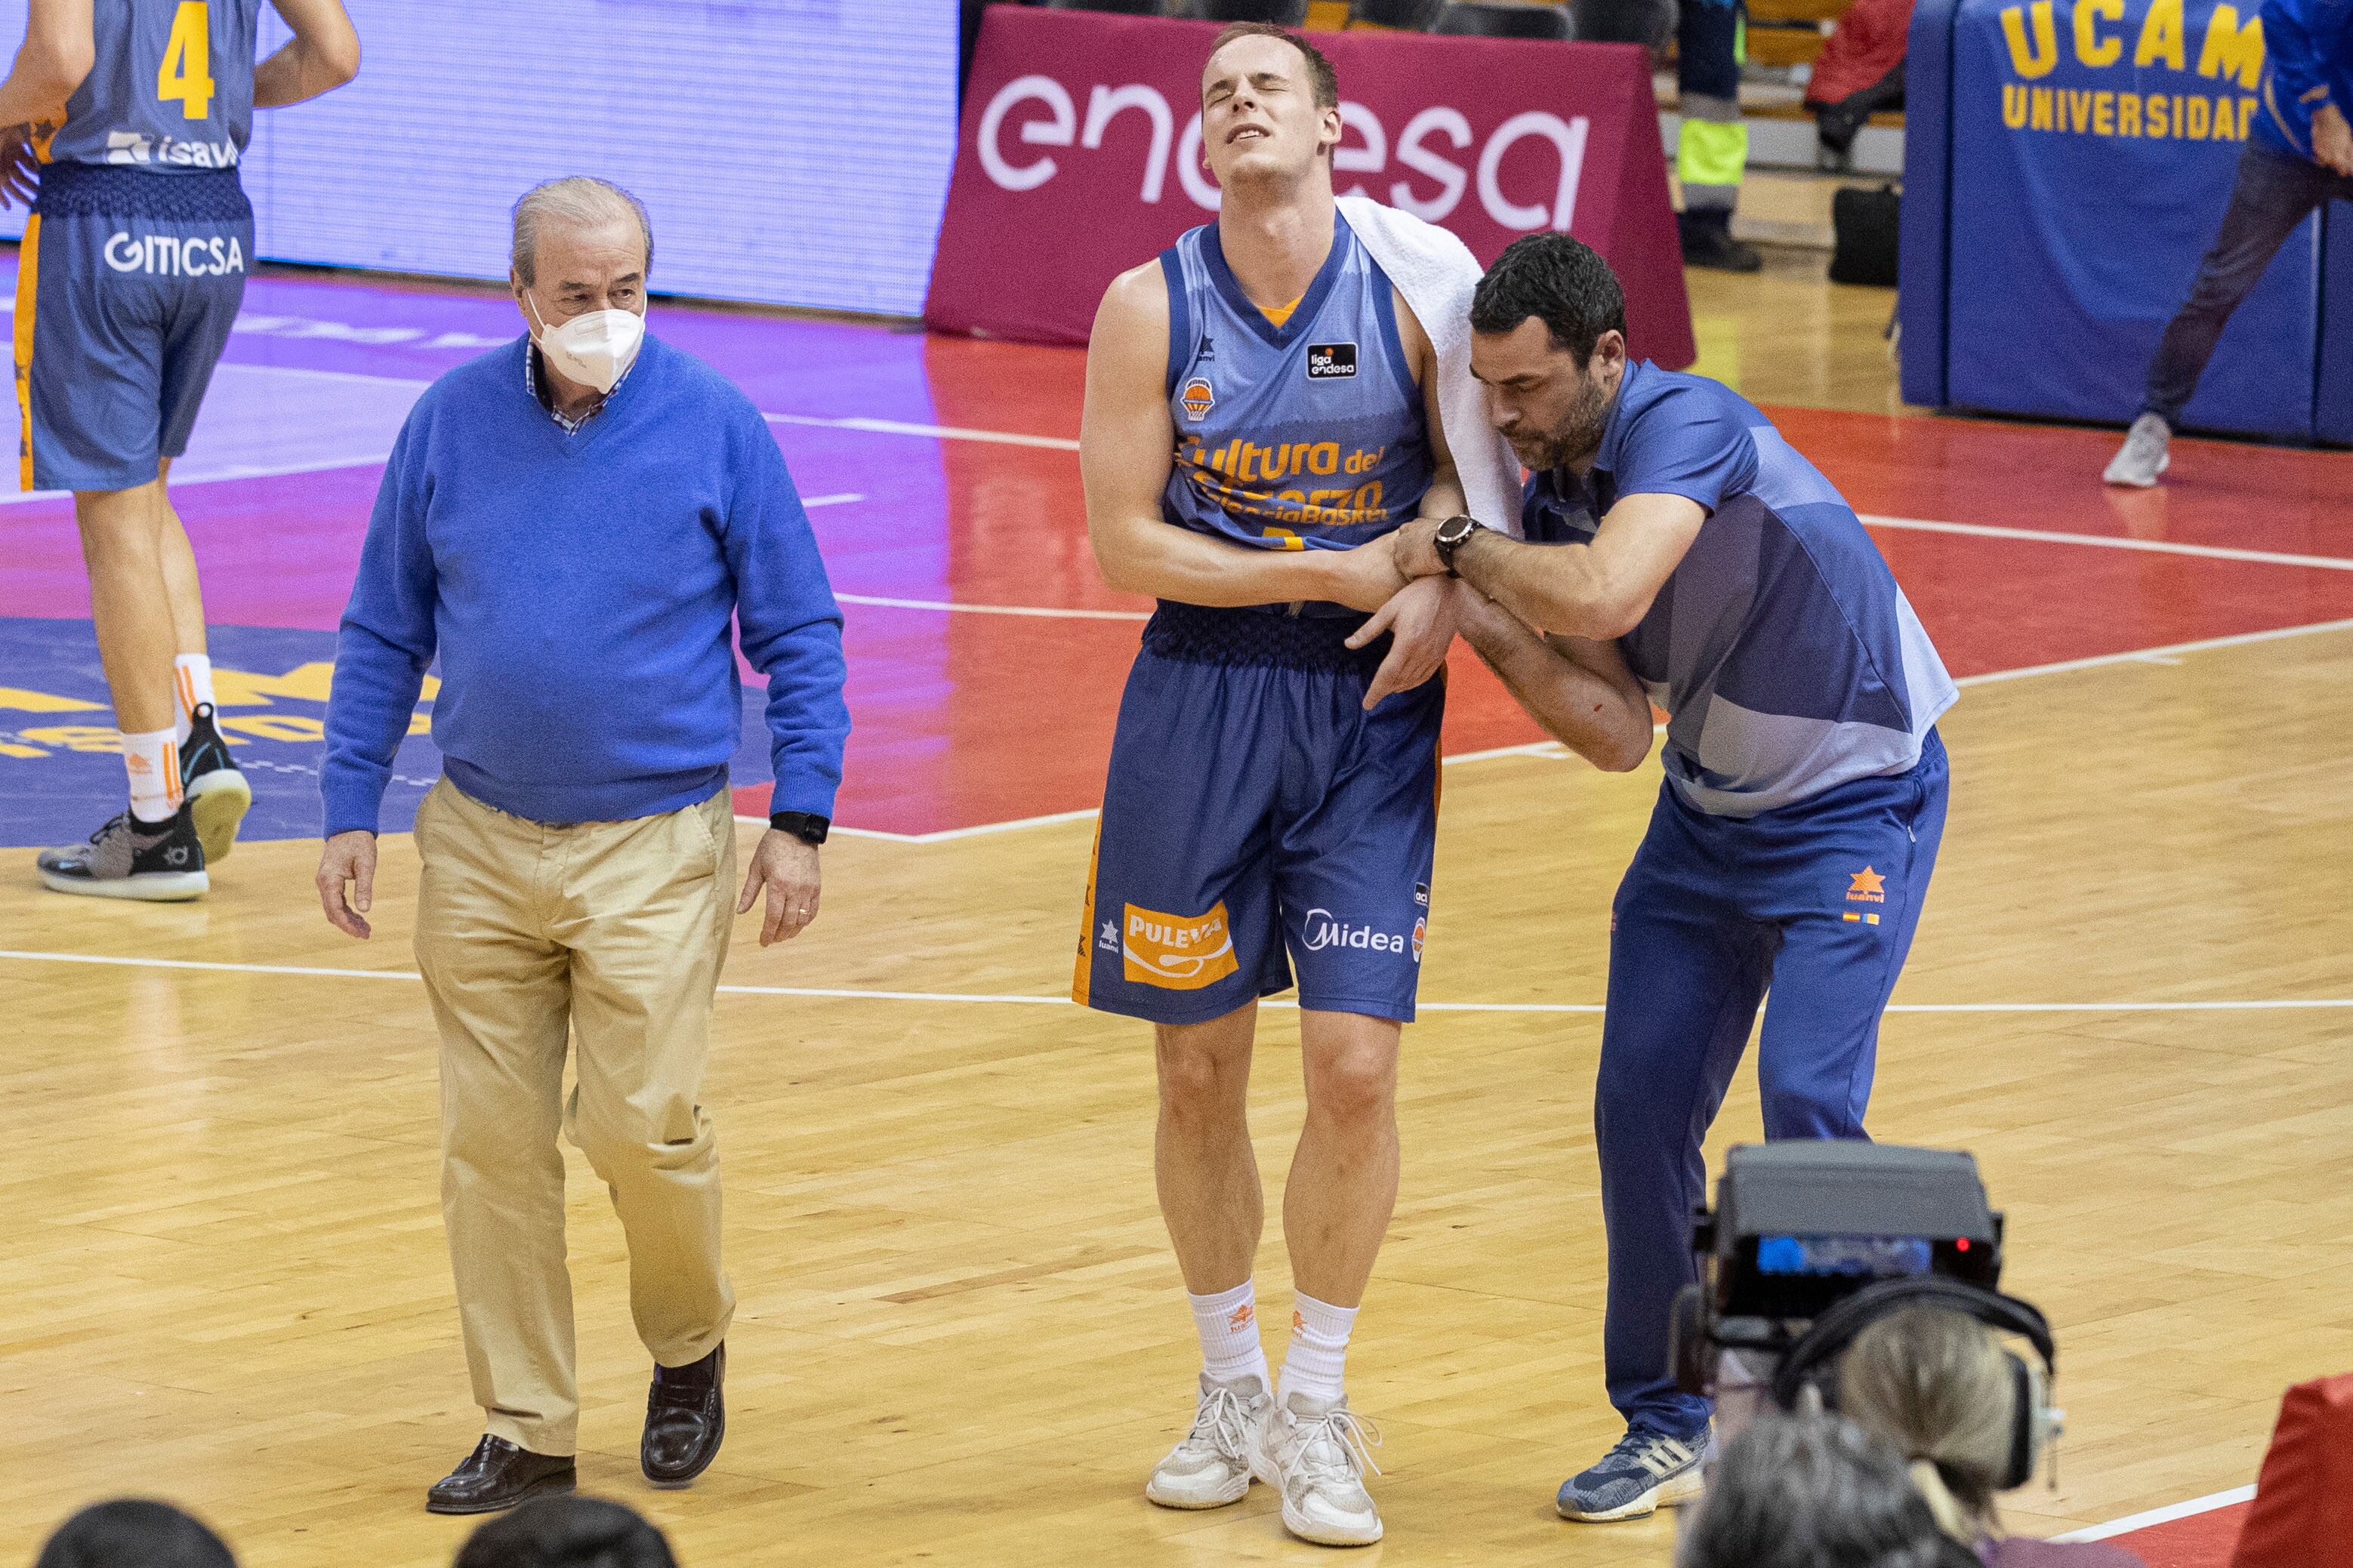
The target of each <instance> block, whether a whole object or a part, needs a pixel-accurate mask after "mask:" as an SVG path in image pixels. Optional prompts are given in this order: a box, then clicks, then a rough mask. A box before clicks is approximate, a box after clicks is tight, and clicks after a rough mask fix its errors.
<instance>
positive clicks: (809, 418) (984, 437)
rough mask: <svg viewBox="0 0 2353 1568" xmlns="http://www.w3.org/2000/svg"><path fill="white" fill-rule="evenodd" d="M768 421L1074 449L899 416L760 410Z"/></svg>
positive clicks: (1065, 442) (1067, 441)
mask: <svg viewBox="0 0 2353 1568" xmlns="http://www.w3.org/2000/svg"><path fill="white" fill-rule="evenodd" d="M760 417H761V418H763V419H765V420H766V421H767V422H768V423H769V424H771V425H816V426H822V427H823V428H825V429H828V430H864V431H868V432H870V433H871V434H873V435H877V436H928V437H931V438H932V439H934V440H936V441H989V442H994V443H996V444H997V445H998V446H1004V447H1050V448H1051V449H1052V450H1054V451H1057V452H1075V451H1077V450H1078V449H1079V444H1078V443H1077V442H1076V441H1073V440H1071V438H1070V437H1067V436H1017V435H1015V434H1013V433H1012V432H1011V431H1009V430H967V429H964V428H962V427H960V426H954V425H910V424H908V423H907V422H906V421H905V420H903V419H863V418H857V417H850V418H841V419H824V418H819V417H818V416H816V415H813V414H763V415H762V416H760Z"/></svg>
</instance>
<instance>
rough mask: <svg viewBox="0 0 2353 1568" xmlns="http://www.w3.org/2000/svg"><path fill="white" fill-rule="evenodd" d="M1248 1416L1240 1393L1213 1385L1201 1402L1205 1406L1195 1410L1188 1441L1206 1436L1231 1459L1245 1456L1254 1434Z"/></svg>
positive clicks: (1187, 1436) (1187, 1437) (1212, 1444)
mask: <svg viewBox="0 0 2353 1568" xmlns="http://www.w3.org/2000/svg"><path fill="white" fill-rule="evenodd" d="M1246 1419H1247V1417H1246V1415H1245V1414H1244V1412H1243V1410H1242V1402H1241V1396H1240V1394H1236V1393H1235V1392H1234V1391H1233V1390H1232V1389H1230V1388H1225V1387H1214V1388H1211V1389H1210V1390H1209V1393H1208V1397H1207V1398H1205V1399H1203V1400H1202V1401H1201V1408H1200V1409H1199V1410H1198V1411H1196V1412H1195V1413H1194V1415H1193V1429H1192V1430H1191V1431H1190V1432H1188V1433H1187V1434H1186V1435H1185V1440H1186V1441H1187V1442H1188V1443H1191V1442H1196V1441H1198V1440H1200V1439H1202V1438H1205V1437H1206V1438H1207V1439H1208V1442H1209V1444H1210V1446H1211V1447H1214V1448H1216V1449H1217V1450H1218V1452H1219V1453H1220V1454H1222V1455H1224V1456H1225V1457H1226V1458H1229V1459H1239V1458H1243V1457H1244V1455H1245V1453H1246V1451H1247V1449H1246V1445H1247V1444H1248V1442H1249V1436H1250V1434H1249V1431H1248V1429H1247V1427H1246V1426H1244V1422H1245V1421H1246Z"/></svg>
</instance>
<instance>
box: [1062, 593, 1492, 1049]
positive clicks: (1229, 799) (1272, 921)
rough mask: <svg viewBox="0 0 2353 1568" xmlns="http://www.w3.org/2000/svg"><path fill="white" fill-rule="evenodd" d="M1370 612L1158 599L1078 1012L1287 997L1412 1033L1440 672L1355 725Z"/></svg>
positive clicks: (1115, 799) (1115, 747) (1371, 654)
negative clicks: (1361, 643)
mask: <svg viewBox="0 0 2353 1568" xmlns="http://www.w3.org/2000/svg"><path fill="white" fill-rule="evenodd" d="M1361 620H1362V617H1360V616H1331V617H1316V616H1293V615H1288V614H1284V613H1282V611H1280V610H1276V609H1271V608H1254V609H1234V610H1226V609H1216V610H1213V609H1203V608H1200V607H1198V606H1195V605H1174V604H1163V605H1161V606H1160V609H1159V611H1158V612H1157V613H1156V614H1155V616H1153V618H1152V621H1151V624H1150V625H1148V626H1145V633H1144V647H1143V649H1142V651H1141V652H1139V653H1138V654H1137V655H1136V658H1135V666H1134V669H1133V670H1131V671H1130V672H1129V675H1128V679H1127V693H1126V696H1125V697H1124V699H1123V700H1122V701H1121V703H1120V710H1119V726H1118V729H1117V731H1116V733H1115V734H1114V737H1113V742H1112V755H1111V776H1110V779H1109V781H1108V782H1107V783H1106V784H1105V785H1104V789H1103V821H1102V825H1101V826H1100V827H1099V829H1098V830H1097V834H1096V839H1095V858H1094V865H1093V868H1092V870H1091V871H1090V872H1089V874H1088V879H1087V897H1086V912H1085V917H1084V921H1083V924H1082V930H1081V932H1080V937H1079V954H1078V966H1077V973H1076V975H1075V977H1074V979H1073V982H1072V984H1071V996H1072V998H1073V1000H1075V1001H1078V1002H1080V1003H1082V1004H1083V1005H1086V1006H1090V1007H1094V1008H1098V1009H1100V1010H1102V1011H1103V1012H1106V1013H1123V1014H1125V1015H1127V1016H1130V1017H1135V1018H1148V1019H1151V1020H1152V1021H1153V1022H1155V1023H1161V1024H1196V1023H1202V1022H1206V1021H1207V1020H1208V1019H1211V1018H1218V1017H1222V1016H1225V1015H1226V1014H1228V1013H1230V1012H1233V1011H1234V1010H1235V1009H1236V1008H1239V1007H1240V1006H1242V1005H1245V1004H1247V1003H1249V1002H1251V1001H1253V1000H1255V999H1256V998H1258V997H1261V996H1269V995H1272V994H1275V993H1277V992H1280V991H1284V990H1287V989H1289V988H1290V986H1291V983H1292V972H1293V968H1294V967H1295V968H1296V970H1297V972H1298V976H1299V1005H1301V1006H1302V1007H1307V1008H1313V1009H1315V1010H1318V1011H1324V1012H1335V1013H1357V1014H1363V1015H1366V1016H1371V1017H1377V1018H1393V1019H1396V1020H1398V1022H1400V1023H1409V1022H1411V1021H1412V1018H1413V1010H1414V1007H1413V1005H1414V991H1415V987H1416V985H1417V984H1418V983H1419V980H1420V977H1421V949H1422V941H1423V938H1424V936H1425V934H1426V932H1427V930H1428V924H1427V922H1428V921H1429V917H1430V862H1431V856H1432V853H1433V851H1434V849H1435V847H1436V842H1437V834H1438V789H1439V767H1438V747H1439V721H1440V718H1441V717H1442V716H1443V714H1444V712H1445V707H1446V691H1445V683H1444V680H1443V679H1442V678H1441V679H1432V680H1430V681H1429V682H1428V683H1427V684H1425V685H1423V686H1421V687H1420V688H1419V689H1415V690H1412V691H1404V692H1398V693H1397V694H1396V695H1394V696H1391V697H1389V698H1388V699H1387V700H1384V701H1383V702H1382V703H1381V704H1380V706H1379V707H1378V708H1377V709H1375V710H1373V711H1371V712H1369V713H1368V712H1366V710H1365V707H1364V698H1365V691H1366V688H1367V686H1369V685H1370V683H1371V680H1372V676H1373V672H1374V670H1375V669H1376V668H1377V667H1378V666H1379V664H1380V660H1381V657H1382V655H1383V654H1385V653H1386V652H1387V651H1388V638H1386V637H1383V638H1381V639H1379V640H1378V641H1377V642H1376V643H1375V644H1374V645H1373V646H1372V647H1368V648H1366V649H1363V650H1355V649H1351V648H1348V647H1345V646H1344V645H1345V639H1346V637H1348V635H1349V634H1350V633H1351V632H1352V631H1354V630H1355V628H1356V626H1358V625H1360V624H1361Z"/></svg>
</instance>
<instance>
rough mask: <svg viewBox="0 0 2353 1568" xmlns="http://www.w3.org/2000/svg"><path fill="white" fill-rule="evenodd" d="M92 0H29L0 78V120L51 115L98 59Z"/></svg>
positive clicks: (14, 123)
mask: <svg viewBox="0 0 2353 1568" xmlns="http://www.w3.org/2000/svg"><path fill="white" fill-rule="evenodd" d="M97 59H98V43H97V36H96V34H95V33H94V32H93V31H92V30H91V25H90V0H33V3H32V5H31V6H30V8H29V9H28V10H27V12H26V16H25V41H24V43H23V44H22V45H20V46H19V47H17V50H16V64H15V65H13V66H11V67H9V68H8V76H7V79H6V80H5V81H0V125H5V126H11V127H22V126H25V125H27V124H29V123H30V122H31V121H37V120H55V119H58V118H60V117H61V116H62V115H63V114H64V112H65V106H66V100H68V99H69V98H71V97H72V96H73V95H74V89H77V88H79V86H81V84H82V79H83V78H84V77H87V76H88V75H90V67H91V66H92V65H93V64H95V63H96V62H97Z"/></svg>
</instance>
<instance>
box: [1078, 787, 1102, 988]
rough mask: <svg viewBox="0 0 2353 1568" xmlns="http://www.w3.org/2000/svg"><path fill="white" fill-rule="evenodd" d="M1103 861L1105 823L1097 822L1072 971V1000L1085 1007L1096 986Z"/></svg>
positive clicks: (1090, 852) (1088, 854)
mask: <svg viewBox="0 0 2353 1568" xmlns="http://www.w3.org/2000/svg"><path fill="white" fill-rule="evenodd" d="M1102 859H1103V822H1102V820H1101V819H1100V818H1098V819H1097V820H1096V822H1095V847H1093V848H1092V849H1091V850H1089V851H1088V852H1087V903H1086V909H1085V910H1084V911H1083V912H1082V914H1081V915H1080V916H1079V961H1078V963H1076V964H1075V965H1073V966H1072V968H1071V1001H1073V1002H1076V1003H1077V1004H1078V1005H1080V1006H1082V1007H1083V1006H1085V1005H1087V993H1088V991H1089V990H1090V989H1091V988H1092V985H1093V984H1094V968H1095V964H1094V957H1095V868H1096V867H1097V865H1098V864H1099V863H1100V862H1101V861H1102Z"/></svg>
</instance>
